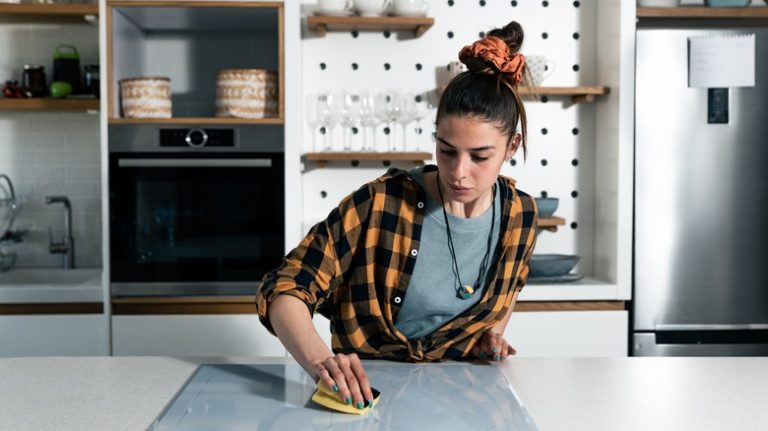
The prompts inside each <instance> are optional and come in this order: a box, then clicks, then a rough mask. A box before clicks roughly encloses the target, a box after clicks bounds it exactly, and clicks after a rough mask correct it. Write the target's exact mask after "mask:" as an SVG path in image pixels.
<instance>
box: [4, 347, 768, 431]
mask: <svg viewBox="0 0 768 431" xmlns="http://www.w3.org/2000/svg"><path fill="white" fill-rule="evenodd" d="M282 360H283V359H280V358H277V359H276V358H272V359H269V358H266V359H265V358H222V359H213V358H205V359H202V360H199V359H190V358H168V357H91V358H63V357H57V358H11V359H0V382H2V384H0V406H2V408H0V428H2V429H13V430H41V429H56V430H62V431H64V430H114V431H117V430H144V429H146V428H147V427H148V426H149V425H150V424H151V423H152V421H153V420H154V419H155V418H156V417H157V415H158V414H159V413H160V412H161V411H162V409H163V408H164V407H165V406H166V404H167V403H168V402H169V401H170V400H172V399H173V397H174V395H175V394H176V392H177V391H178V390H179V389H180V388H181V387H182V386H183V384H184V383H185V381H186V380H187V378H188V377H189V376H190V375H191V374H192V372H193V371H194V370H195V368H196V367H197V365H198V364H201V363H213V362H217V363H222V362H223V363H269V362H280V361H282ZM404 365H405V366H407V365H408V364H404ZM478 366H484V365H478ZM501 368H502V371H503V373H504V375H505V376H506V377H507V379H508V380H509V382H510V383H511V385H512V387H513V388H514V389H515V390H516V391H517V394H518V395H519V396H520V398H521V399H522V402H523V404H524V405H525V407H526V408H527V409H528V411H529V412H530V414H531V415H532V416H533V419H534V420H535V421H536V424H537V425H538V427H539V428H540V429H541V430H571V431H578V430H590V431H594V430H667V429H669V430H676V431H684V430H696V431H700V430H705V429H706V430H710V429H712V430H714V429H724V430H726V429H727V430H752V429H755V430H756V429H764V427H765V424H766V423H768V409H765V400H766V399H768V373H766V372H765V370H767V369H768V358H584V359H582V358H578V359H576V358H511V359H509V360H508V361H506V362H505V363H504V364H503V365H501ZM436 425H437V422H436Z"/></svg>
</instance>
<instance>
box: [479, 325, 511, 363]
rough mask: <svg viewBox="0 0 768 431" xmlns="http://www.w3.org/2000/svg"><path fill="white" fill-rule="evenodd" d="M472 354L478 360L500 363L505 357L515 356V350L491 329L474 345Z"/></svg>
mask: <svg viewBox="0 0 768 431" xmlns="http://www.w3.org/2000/svg"><path fill="white" fill-rule="evenodd" d="M472 354H473V355H475V356H476V357H478V358H480V359H489V360H494V361H501V360H502V359H504V358H506V357H507V356H512V355H516V354H517V350H515V349H514V347H512V346H510V345H509V343H507V340H505V339H504V337H503V336H502V335H501V334H500V333H498V332H496V331H494V330H492V329H491V330H488V331H486V332H485V334H483V336H482V338H480V341H478V342H477V344H475V347H473V348H472Z"/></svg>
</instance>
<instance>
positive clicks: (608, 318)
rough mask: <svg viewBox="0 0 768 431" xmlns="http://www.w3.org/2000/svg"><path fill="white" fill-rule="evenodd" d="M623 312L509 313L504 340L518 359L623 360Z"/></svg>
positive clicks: (624, 316)
mask: <svg viewBox="0 0 768 431" xmlns="http://www.w3.org/2000/svg"><path fill="white" fill-rule="evenodd" d="M627 325H628V313H627V312H626V311H520V312H513V313H512V318H511V319H510V321H509V325H508V326H507V330H506V332H505V334H504V335H505V338H506V340H507V342H509V344H511V345H512V347H514V348H515V349H516V350H517V351H518V356H560V357H567V356H613V357H621V356H627V342H628V341H627Z"/></svg>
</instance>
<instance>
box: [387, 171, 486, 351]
mask: <svg viewBox="0 0 768 431" xmlns="http://www.w3.org/2000/svg"><path fill="white" fill-rule="evenodd" d="M410 173H411V175H412V176H413V177H414V179H415V180H416V181H417V182H418V183H419V184H420V185H421V186H422V187H424V168H422V167H419V168H414V169H412V170H411V171H410ZM494 205H495V207H496V221H495V223H494V226H493V237H492V238H493V239H492V242H491V255H490V258H489V260H488V269H487V272H486V276H485V277H484V278H485V280H484V281H483V282H482V283H481V285H480V288H479V289H478V291H477V292H475V293H474V295H472V297H471V298H469V299H461V298H459V297H457V296H456V287H457V283H458V282H457V281H456V280H455V276H454V273H453V269H452V267H453V263H452V259H451V252H450V251H449V250H448V234H447V232H446V229H445V218H444V216H443V209H442V205H441V204H440V202H437V201H435V200H434V199H433V198H432V196H431V195H429V194H427V205H426V209H425V210H426V213H425V215H424V224H423V226H422V232H421V242H420V245H419V257H418V258H417V259H416V265H415V266H414V268H413V274H412V275H411V280H410V283H409V284H408V290H407V294H406V296H405V298H404V301H403V305H402V307H401V308H400V313H399V314H398V316H397V321H396V322H395V327H397V329H398V330H399V331H400V332H402V333H403V334H405V336H406V337H408V338H410V339H414V338H421V337H424V336H425V335H428V334H430V333H432V332H434V331H435V330H436V329H438V328H440V327H441V326H443V325H444V324H445V323H447V322H448V321H449V320H451V319H453V318H454V317H456V316H458V315H459V314H461V313H462V312H463V311H465V310H467V309H468V308H470V307H472V306H473V305H475V304H476V303H477V302H478V301H479V300H480V298H481V297H482V296H483V293H484V292H485V289H486V287H487V285H488V283H489V282H490V280H491V279H492V278H493V276H494V273H495V270H496V262H497V260H498V244H499V234H500V230H501V226H500V224H501V222H500V220H501V202H500V199H499V197H498V190H497V191H496V199H495V203H494ZM491 218H492V210H491V208H488V210H487V211H486V212H485V213H483V214H482V215H481V216H480V217H475V218H469V219H467V218H461V217H456V216H454V215H451V214H450V213H448V222H449V223H450V226H451V237H452V238H453V245H454V250H455V251H456V262H457V263H458V266H459V274H460V275H461V281H462V282H463V283H464V284H469V285H474V284H475V280H477V275H478V273H479V272H480V264H481V261H482V259H483V256H485V250H486V247H487V244H488V233H489V231H490V229H491Z"/></svg>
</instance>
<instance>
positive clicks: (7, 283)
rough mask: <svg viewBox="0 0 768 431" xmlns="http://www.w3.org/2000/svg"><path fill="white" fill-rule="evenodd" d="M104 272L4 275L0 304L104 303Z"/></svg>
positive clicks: (13, 272)
mask: <svg viewBox="0 0 768 431" xmlns="http://www.w3.org/2000/svg"><path fill="white" fill-rule="evenodd" d="M101 274H102V271H101V269H100V268H76V269H57V268H14V269H12V270H10V271H8V272H4V273H0V304H33V303H57V304H61V303H92V302H102V301H103V296H104V290H103V288H102V284H101Z"/></svg>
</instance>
